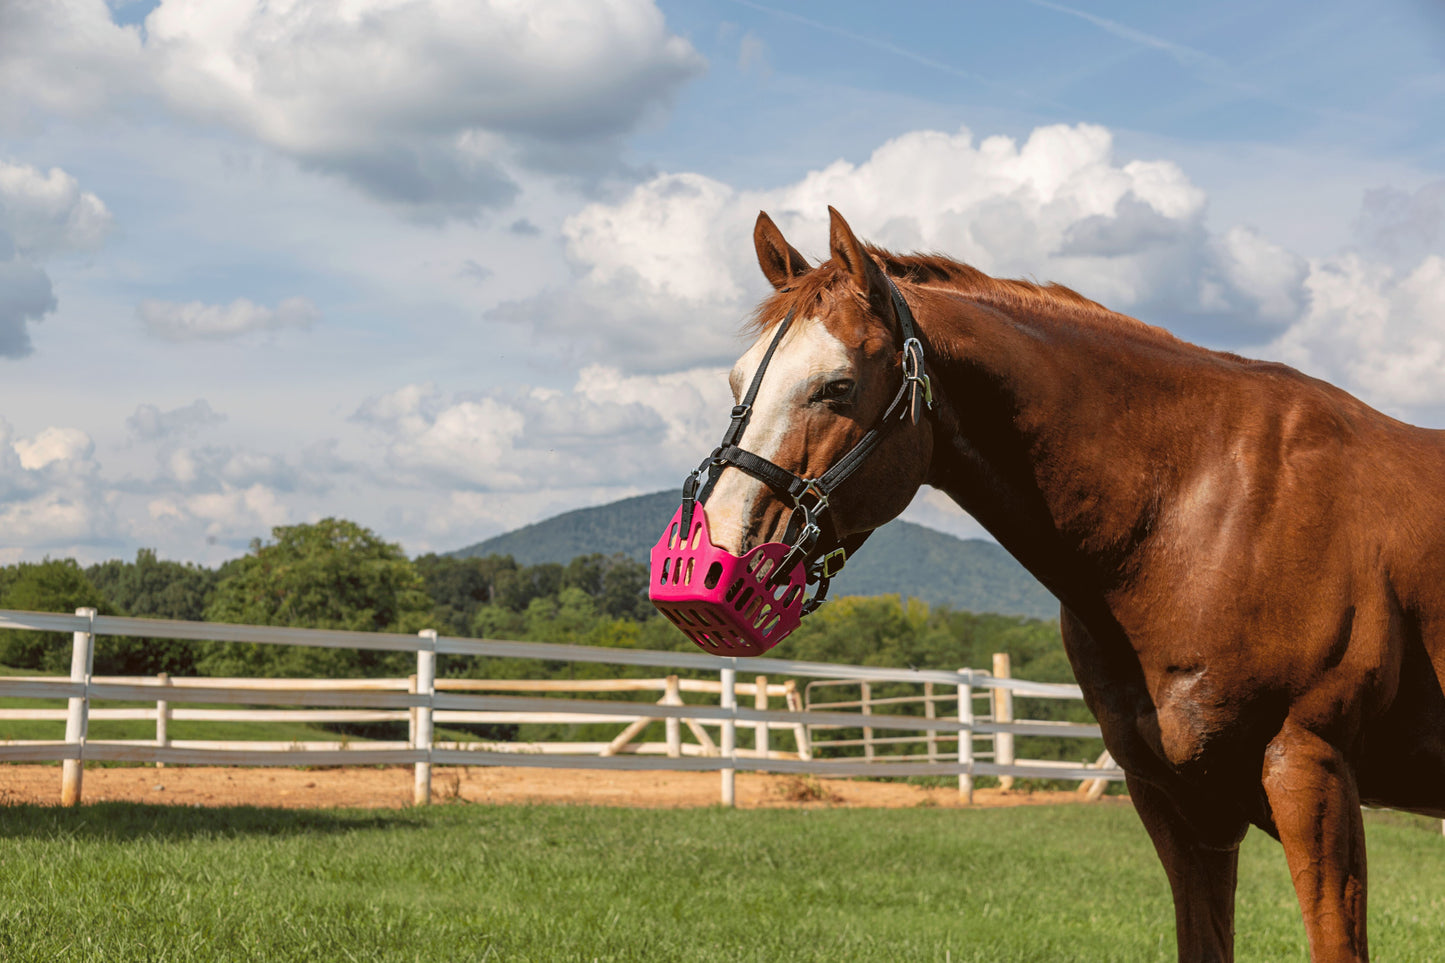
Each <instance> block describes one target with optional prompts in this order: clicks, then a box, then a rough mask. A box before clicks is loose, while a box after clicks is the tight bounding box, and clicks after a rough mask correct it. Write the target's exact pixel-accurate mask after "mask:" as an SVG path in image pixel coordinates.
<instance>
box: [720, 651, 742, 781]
mask: <svg viewBox="0 0 1445 963" xmlns="http://www.w3.org/2000/svg"><path fill="white" fill-rule="evenodd" d="M719 675H720V676H721V677H722V698H721V703H722V707H723V708H724V709H736V708H737V707H738V692H737V682H738V670H737V669H723V670H721V671H720V673H719ZM737 750H738V724H737V719H736V717H735V716H732V715H730V716H728V718H726V719H724V720H723V721H722V747H721V750H720V751H721V752H722V757H723V758H724V759H727V760H729V761H731V760H732V759H734V758H736V756H737ZM721 772H722V804H723V805H724V806H736V805H737V771H736V770H734V769H723V770H721Z"/></svg>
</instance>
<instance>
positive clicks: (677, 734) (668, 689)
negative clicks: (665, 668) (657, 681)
mask: <svg viewBox="0 0 1445 963" xmlns="http://www.w3.org/2000/svg"><path fill="white" fill-rule="evenodd" d="M662 704H663V705H665V706H680V705H682V690H681V689H680V688H679V687H678V684H677V676H675V675H670V676H668V677H667V679H666V680H665V681H664V682H663V690H662ZM663 730H664V731H665V732H666V733H667V758H669V759H681V758H682V720H681V719H679V718H678V717H677V716H668V717H667V718H666V719H665V720H664V721H663Z"/></svg>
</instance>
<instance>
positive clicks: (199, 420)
mask: <svg viewBox="0 0 1445 963" xmlns="http://www.w3.org/2000/svg"><path fill="white" fill-rule="evenodd" d="M225 420H226V416H225V415H223V414H220V413H219V412H216V411H213V410H212V409H211V406H210V404H209V403H208V402H207V401H206V399H204V398H197V399H196V400H195V401H193V402H191V403H190V404H188V405H182V406H181V407H179V408H172V409H170V410H169V411H162V410H160V409H159V408H157V407H156V406H155V405H139V406H137V407H136V410H135V413H134V414H132V415H131V416H130V417H129V418H127V419H126V420H125V427H126V430H127V431H129V432H130V435H131V437H132V438H135V439H136V440H138V441H161V440H163V439H171V438H179V437H187V436H190V435H193V434H195V433H196V432H198V431H200V430H201V429H203V428H210V427H213V426H215V425H219V424H221V423H222V422H224V421H225Z"/></svg>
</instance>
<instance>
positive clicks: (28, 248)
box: [0, 14, 111, 358]
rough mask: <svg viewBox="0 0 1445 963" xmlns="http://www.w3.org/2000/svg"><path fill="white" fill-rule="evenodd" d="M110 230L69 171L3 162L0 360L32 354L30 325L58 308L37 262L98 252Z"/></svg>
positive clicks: (102, 211) (105, 214) (106, 217)
mask: <svg viewBox="0 0 1445 963" xmlns="http://www.w3.org/2000/svg"><path fill="white" fill-rule="evenodd" d="M3 16H4V15H3V14H0V34H3V28H4V23H3ZM3 57H4V53H3V41H0V61H3ZM0 70H3V68H0ZM110 226H111V216H110V212H109V211H108V210H106V207H105V204H103V203H102V202H101V200H100V198H98V197H96V196H95V195H94V194H91V193H88V192H85V191H82V190H81V189H80V185H79V184H77V183H76V180H75V178H73V177H71V176H70V175H69V174H67V173H66V172H65V171H63V170H60V169H59V168H56V167H52V168H51V169H50V170H49V171H48V172H46V173H41V172H40V171H38V170H36V169H35V168H34V167H28V166H25V165H23V164H11V163H7V162H5V161H0V358H6V357H8V358H20V357H24V356H25V355H27V354H29V353H30V352H31V350H32V349H31V343H30V331H29V328H28V327H27V324H28V323H29V322H35V321H40V320H42V319H43V318H44V317H45V315H47V314H49V313H50V312H51V311H54V310H55V307H56V301H55V294H54V292H53V290H52V287H51V283H50V276H49V275H48V274H47V273H46V272H45V271H44V269H43V268H42V267H41V266H40V264H39V263H38V262H40V261H43V260H44V259H46V258H49V257H54V256H57V255H61V254H67V253H72V252H75V251H84V250H89V249H92V248H95V247H97V246H99V244H100V243H101V241H102V240H103V239H104V238H105V235H106V234H107V233H108V232H109V230H110Z"/></svg>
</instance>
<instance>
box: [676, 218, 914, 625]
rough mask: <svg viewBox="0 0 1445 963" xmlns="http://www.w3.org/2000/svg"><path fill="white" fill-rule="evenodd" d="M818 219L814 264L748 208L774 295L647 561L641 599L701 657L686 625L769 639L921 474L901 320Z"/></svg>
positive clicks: (904, 319)
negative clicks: (825, 255) (819, 251)
mask: <svg viewBox="0 0 1445 963" xmlns="http://www.w3.org/2000/svg"><path fill="white" fill-rule="evenodd" d="M828 210H829V215H830V217H831V225H830V231H829V249H830V252H831V255H832V256H831V258H830V259H829V260H828V261H825V262H824V263H822V264H820V265H818V266H816V267H813V266H810V265H809V264H808V261H807V259H806V258H804V257H803V255H801V254H800V253H798V251H797V250H796V249H795V248H794V247H793V246H792V245H790V244H789V243H788V242H787V240H786V239H785V238H784V237H783V235H782V232H781V231H780V230H779V229H778V227H777V225H776V224H774V223H773V221H772V219H771V218H769V217H768V215H767V214H766V213H762V214H759V216H758V221H757V226H756V228H755V230H754V232H753V239H754V243H755V245H756V248H757V255H758V264H759V266H760V267H761V268H762V271H763V274H764V275H765V276H766V277H767V279H768V281H769V282H770V283H771V284H772V285H773V288H774V289H775V291H774V294H773V295H772V296H771V297H770V298H768V299H767V300H766V301H764V302H763V304H762V305H760V306H759V308H758V310H757V313H756V315H755V320H754V329H755V331H756V334H757V338H756V340H755V342H754V343H753V345H752V346H751V347H750V348H749V349H748V350H747V351H746V352H745V353H744V354H743V356H742V358H741V359H739V360H738V362H737V364H736V365H735V366H734V367H733V369H732V373H731V376H730V381H731V384H732V389H733V396H734V400H735V401H736V402H737V404H736V406H735V407H734V408H733V412H732V423H731V425H730V426H729V428H728V431H727V434H726V435H725V436H724V438H723V443H722V444H721V445H719V446H718V448H717V449H715V450H714V452H713V453H712V455H711V456H709V458H708V459H707V460H706V461H704V463H703V465H702V466H700V467H699V469H698V471H697V472H694V474H693V475H692V477H691V478H690V479H689V482H688V484H687V485H685V486H684V500H683V507H682V508H680V509H679V512H678V515H677V516H676V517H675V518H674V523H673V525H672V526H671V527H670V528H669V534H665V535H664V537H663V539H662V540H661V541H660V542H659V543H658V547H657V548H656V549H654V552H653V557H654V568H656V569H657V573H656V576H657V577H655V578H654V579H653V593H652V594H653V599H654V601H655V602H658V603H659V608H661V609H663V611H664V613H665V614H668V615H669V617H670V618H672V619H673V621H674V622H677V623H678V625H679V627H680V628H683V630H684V632H687V633H688V634H689V636H690V637H692V638H693V639H694V641H698V642H699V644H701V645H703V647H704V648H709V647H710V646H711V648H710V650H713V649H716V648H718V646H716V645H714V644H713V641H714V636H715V633H706V632H704V633H702V635H704V636H705V638H699V633H697V632H694V631H692V629H691V628H690V627H689V626H690V625H691V622H690V617H696V618H699V619H702V620H703V622H702V624H703V625H710V624H713V623H712V621H711V620H710V619H709V616H708V612H709V611H710V610H711V611H712V615H713V616H714V617H724V616H725V617H727V619H728V620H729V631H731V629H732V628H736V627H737V626H735V625H733V624H732V623H734V622H737V623H740V624H741V625H742V628H743V631H742V636H743V637H744V638H743V640H742V643H741V644H734V643H736V642H737V641H738V640H736V639H734V638H733V637H732V636H731V635H729V634H727V633H724V635H723V638H724V640H725V641H726V642H727V644H726V645H725V646H724V647H725V648H736V649H742V650H744V651H738V652H730V653H729V654H756V653H757V652H760V651H763V650H764V649H766V648H767V647H771V646H772V645H774V644H776V643H777V642H778V641H779V640H781V639H782V638H783V636H785V635H786V634H787V633H788V632H789V631H791V629H792V628H793V627H794V626H796V624H797V619H798V618H801V615H802V614H806V612H808V611H811V609H812V608H813V607H816V604H817V603H818V602H820V601H821V600H822V597H823V595H824V594H825V593H826V585H827V581H826V580H827V579H828V578H831V577H832V575H834V574H836V572H837V571H838V570H839V569H840V568H841V567H842V564H843V562H844V561H845V560H846V558H847V554H848V553H849V552H850V551H852V550H854V549H856V548H857V547H858V545H861V544H862V541H863V539H864V538H866V537H867V534H868V533H869V532H871V531H872V530H873V529H875V528H877V527H878V526H879V525H882V524H883V523H884V522H887V521H889V520H890V519H892V518H894V517H895V516H897V515H898V514H899V513H900V512H901V511H903V509H904V508H906V507H907V505H908V503H909V501H910V500H911V499H912V498H913V495H914V493H915V492H917V490H918V488H919V486H920V485H921V484H923V482H924V479H925V478H926V476H927V474H928V470H929V464H930V460H931V453H932V440H933V429H932V425H931V424H930V420H929V418H927V417H925V416H924V415H925V412H926V411H927V409H928V407H930V406H931V404H932V397H931V386H930V384H929V381H928V376H927V374H926V373H925V371H924V370H923V365H924V360H923V352H924V348H923V344H922V341H921V339H920V337H919V333H918V331H917V329H916V328H915V327H914V321H913V317H912V312H911V311H910V309H909V308H908V306H907V302H906V301H905V299H904V298H903V296H902V294H901V293H900V292H899V291H898V289H897V287H896V286H895V285H894V283H893V282H892V281H891V280H890V279H889V278H888V277H887V275H886V274H885V273H884V271H883V269H882V268H881V267H880V265H879V263H878V261H877V259H876V258H875V256H874V254H873V253H872V252H870V250H869V249H868V248H867V247H866V246H865V245H864V244H863V243H861V242H860V241H859V240H858V238H857V237H856V236H855V235H854V233H853V231H852V229H851V228H850V227H849V226H848V223H847V222H846V221H844V220H843V217H842V216H841V215H840V214H839V213H838V212H837V211H836V210H833V209H832V208H829V209H828ZM699 516H701V517H699ZM699 526H701V527H699ZM679 532H680V533H681V538H680V539H679V534H678V533H679ZM689 533H691V534H689ZM679 544H682V545H683V546H684V547H686V548H687V550H689V551H693V550H696V549H698V548H699V546H701V548H702V549H703V550H704V552H705V554H706V557H704V556H703V555H699V556H697V557H686V556H684V555H681V554H679V548H678V546H679ZM708 549H711V550H712V551H711V553H710V554H707V553H706V552H707V550H708ZM732 560H736V561H739V562H745V563H746V564H745V565H743V566H741V567H742V568H743V569H747V575H743V574H741V573H740V574H738V576H737V578H732V575H733V569H734V568H737V567H738V566H734V565H732V564H731V561H732ZM698 563H703V564H702V565H701V566H699V564H698ZM669 566H670V571H669ZM695 570H696V571H698V574H699V576H700V580H701V581H702V582H703V584H701V585H699V586H697V587H693V586H691V585H690V583H691V581H692V577H693V573H694V571H695ZM759 570H761V571H762V574H757V573H758V571H759ZM749 575H750V576H754V578H751V579H750V578H749V577H748V576H749ZM804 581H807V582H809V583H818V584H819V586H820V587H819V590H818V592H817V593H816V594H815V595H814V597H813V599H812V600H804V599H801V598H800V593H801V585H802V583H803V582H804ZM707 582H711V583H712V584H706V583H707ZM754 583H756V584H754ZM659 586H662V588H659ZM749 589H751V590H752V591H749ZM794 589H797V591H794ZM729 593H731V597H726V596H729ZM670 594H671V595H675V596H676V597H675V598H670V597H669V596H670ZM739 599H742V600H743V601H742V603H741V604H739V603H738V600H739ZM755 599H756V600H758V601H756V602H755V601H754V600H755ZM665 602H666V603H668V604H664V603H665ZM674 602H675V603H676V605H673V604H672V603H674ZM684 602H686V603H696V604H694V605H691V606H689V605H684V604H683V603H684ZM733 608H736V611H735V612H734V611H730V610H731V609H733ZM775 616H776V617H775ZM753 623H756V624H753ZM749 626H751V629H749ZM759 632H762V633H763V636H758V633H759ZM750 636H753V637H755V638H752V640H751V641H748V637H750ZM764 637H765V638H764ZM764 642H765V643H766V644H764Z"/></svg>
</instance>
